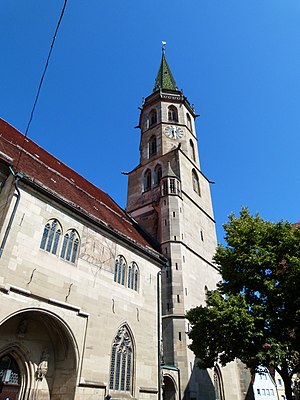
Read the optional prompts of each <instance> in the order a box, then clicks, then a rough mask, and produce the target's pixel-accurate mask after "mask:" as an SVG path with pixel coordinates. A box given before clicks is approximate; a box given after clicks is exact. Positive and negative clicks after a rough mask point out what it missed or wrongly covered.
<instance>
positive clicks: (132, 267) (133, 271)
mask: <svg viewBox="0 0 300 400" xmlns="http://www.w3.org/2000/svg"><path fill="white" fill-rule="evenodd" d="M138 285H139V267H138V266H137V263H136V262H134V261H133V262H132V263H131V264H129V266H128V275H127V286H128V287H129V288H130V289H133V290H135V291H138Z"/></svg>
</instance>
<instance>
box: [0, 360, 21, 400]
mask: <svg viewBox="0 0 300 400" xmlns="http://www.w3.org/2000/svg"><path fill="white" fill-rule="evenodd" d="M20 386H21V385H20V370H19V367H18V364H17V362H16V360H15V359H14V357H12V356H11V355H10V354H6V355H4V356H2V357H1V358H0V400H6V399H9V400H17V398H18V395H19V392H20Z"/></svg>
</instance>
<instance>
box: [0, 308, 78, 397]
mask: <svg viewBox="0 0 300 400" xmlns="http://www.w3.org/2000/svg"><path fill="white" fill-rule="evenodd" d="M77 360H78V351H77V345H76V342H75V339H74V337H73V335H72V333H71V331H70V329H69V327H68V326H67V325H66V323H65V322H64V321H62V320H61V319H60V318H59V317H58V316H56V315H54V314H52V313H50V312H49V311H46V310H39V309H30V310H23V311H22V312H19V313H18V314H15V315H13V316H10V317H9V318H7V319H6V321H4V322H3V323H2V324H1V325H0V370H1V369H2V376H3V378H4V380H3V379H2V382H3V389H2V393H4V394H5V393H6V392H7V393H8V391H9V390H11V394H10V395H9V394H7V395H6V397H4V394H3V396H2V393H0V400H6V399H7V398H9V399H10V400H22V399H25V398H26V399H27V398H33V399H35V398H36V399H39V400H50V399H51V400H58V399H62V398H63V399H64V400H71V399H73V398H74V394H75V388H76V377H77ZM7 371H8V372H7ZM9 371H12V372H9ZM0 374H1V372H0ZM0 380H1V378H0ZM4 390H5V391H6V392H5V391H4ZM1 396H2V397H1Z"/></svg>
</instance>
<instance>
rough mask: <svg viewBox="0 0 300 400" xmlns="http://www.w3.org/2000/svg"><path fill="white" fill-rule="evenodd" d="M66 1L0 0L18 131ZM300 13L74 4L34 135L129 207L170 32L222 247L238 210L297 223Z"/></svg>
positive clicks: (6, 87) (0, 101)
mask: <svg viewBox="0 0 300 400" xmlns="http://www.w3.org/2000/svg"><path fill="white" fill-rule="evenodd" d="M62 5H63V1H56V0H42V1H41V0H26V1H24V0H0V48H1V62H0V88H1V90H0V116H1V118H3V119H5V120H7V121H8V122H9V123H11V124H12V125H14V126H15V127H16V128H18V129H19V130H20V131H23V132H24V131H25V129H26V125H27V122H28V119H29V115H30V111H31V108H32V104H33V101H34V98H35V94H36V90H37V87H38V83H39V80H40V77H41V73H42V71H43V68H44V63H45V59H46V56H47V54H48V51H49V46H50V43H51V40H52V36H53V33H54V29H55V26H56V23H57V20H58V17H59V14H60V11H61V8H62ZM299 21H300V2H299V0H281V1H279V0H251V1H249V0H247V1H246V0H227V1H222V0H218V1H217V0H209V1H204V0H185V1H184V0H165V1H161V0H152V1H151V2H146V1H141V0H128V1H124V0H115V1H106V2H105V1H99V0H89V1H86V0H69V1H68V4H67V8H66V12H65V15H64V18H63V21H62V24H61V27H60V30H59V33H58V36H57V40H56V43H55V48H54V50H53V53H52V58H51V61H50V65H49V68H48V71H47V75H46V78H45V81H44V85H43V88H42V92H41V95H40V99H39V102H38V105H37V108H36V112H35V115H34V119H33V122H32V124H31V128H30V131H29V135H28V136H29V137H30V138H31V139H32V140H34V141H36V142H37V143H38V144H39V145H41V146H42V147H44V148H45V149H46V150H48V151H49V152H50V153H52V154H54V155H55V156H56V157H58V158H59V159H61V160H62V161H64V162H65V163H66V164H68V165H69V166H70V167H72V168H73V169H75V170H76V171H78V172H79V173H80V174H82V175H83V176H85V177H86V178H87V179H89V180H91V181H92V182H93V183H94V184H96V185H97V186H99V187H100V188H101V189H103V190H104V191H106V192H107V193H109V194H110V195H111V196H112V197H113V198H114V199H115V200H116V201H117V202H118V203H119V204H120V205H121V206H122V207H125V202H126V192H127V178H126V176H124V175H121V172H122V171H129V170H131V169H132V168H134V167H135V166H136V165H137V164H138V161H139V151H138V146H139V131H138V130H137V129H134V126H136V125H137V123H138V118H139V110H138V106H140V105H141V100H142V97H143V96H144V97H146V96H147V95H149V94H150V93H151V91H152V88H153V84H154V79H155V76H156V73H157V70H158V67H159V63H160V59H161V41H162V40H165V41H166V42H167V49H166V55H167V60H168V63H169V65H170V67H171V70H172V72H173V75H174V77H175V80H176V82H177V85H178V87H179V88H182V89H183V91H184V94H185V95H186V96H187V97H188V99H189V101H190V102H191V103H194V104H195V108H196V111H197V113H199V114H200V115H201V117H200V118H198V120H197V134H198V139H199V149H200V160H201V169H202V171H203V172H204V174H205V175H206V176H207V177H208V178H209V179H210V180H212V181H215V182H216V184H215V185H212V188H211V189H212V196H213V205H214V212H215V218H216V221H217V232H218V239H219V241H221V240H222V235H223V232H222V224H223V223H224V222H226V221H227V217H228V215H229V214H230V213H231V212H235V213H238V212H239V210H240V209H241V207H242V206H248V207H249V209H250V211H251V212H252V213H256V212H259V213H260V214H261V216H262V217H263V218H266V219H269V220H272V221H277V220H280V219H283V220H289V221H291V222H296V221H299V220H300V212H299V197H300V196H299V195H300V187H299V149H300V110H299V108H300V23H299Z"/></svg>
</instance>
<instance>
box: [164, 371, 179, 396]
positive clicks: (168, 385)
mask: <svg viewBox="0 0 300 400" xmlns="http://www.w3.org/2000/svg"><path fill="white" fill-rule="evenodd" d="M163 400H176V388H175V383H174V381H173V379H172V378H171V377H170V376H168V375H164V385H163Z"/></svg>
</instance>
